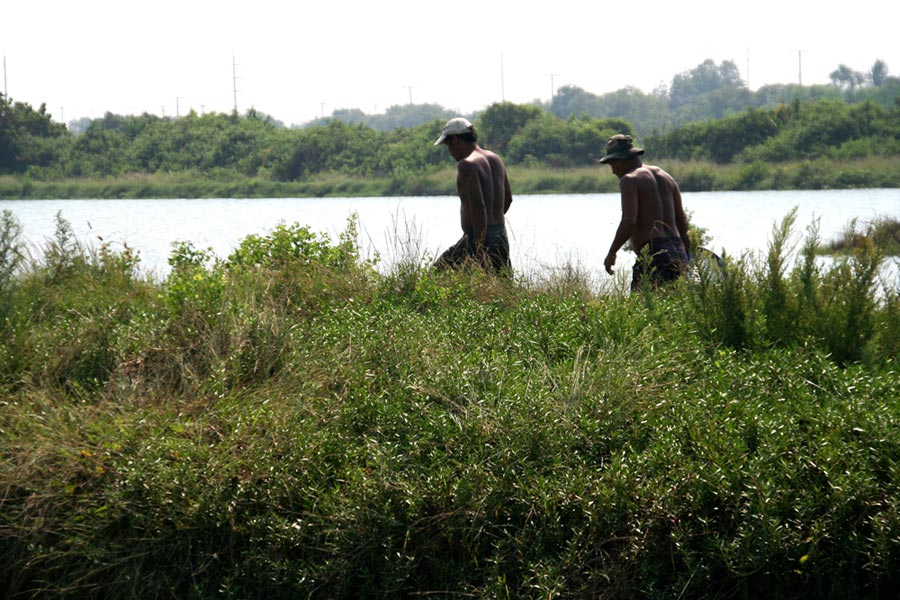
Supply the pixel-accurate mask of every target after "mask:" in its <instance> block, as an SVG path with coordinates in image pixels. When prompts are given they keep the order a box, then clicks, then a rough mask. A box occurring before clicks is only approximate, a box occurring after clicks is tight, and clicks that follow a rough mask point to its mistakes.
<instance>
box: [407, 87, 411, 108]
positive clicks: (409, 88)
mask: <svg viewBox="0 0 900 600" xmlns="http://www.w3.org/2000/svg"><path fill="white" fill-rule="evenodd" d="M406 89H408V90H409V104H410V106H412V86H411V85H408V86H406Z"/></svg>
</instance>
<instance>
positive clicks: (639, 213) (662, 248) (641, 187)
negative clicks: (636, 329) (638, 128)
mask: <svg viewBox="0 0 900 600" xmlns="http://www.w3.org/2000/svg"><path fill="white" fill-rule="evenodd" d="M642 154H644V149H643V148H638V147H636V146H635V145H634V141H633V139H632V137H631V136H630V135H625V134H621V133H620V134H616V135H614V136H612V137H611V138H609V140H608V141H607V142H606V148H605V152H604V155H603V156H602V157H601V158H600V160H599V162H600V163H602V164H608V165H609V166H610V167H611V168H612V171H613V173H615V175H616V176H617V177H618V178H619V190H620V191H621V194H622V219H621V221H620V222H619V226H618V228H617V229H616V234H615V236H614V237H613V241H612V244H610V247H609V253H608V254H607V255H606V259H605V260H604V261H603V266H604V267H605V268H606V272H607V273H609V274H610V275H612V274H613V265H615V264H616V253H617V252H618V251H619V249H620V248H621V247H622V246H623V245H625V242H627V241H630V242H631V248H632V249H633V250H634V251H635V253H636V254H637V259H636V260H635V264H634V269H633V270H632V277H631V289H633V290H634V289H638V288H640V287H641V286H642V285H643V284H645V283H648V284H650V285H651V286H653V287H655V286H658V285H660V284H661V283H664V282H667V281H672V280H674V279H677V278H679V277H681V276H682V275H683V274H684V273H685V270H686V268H687V260H688V259H687V253H688V251H689V250H690V238H689V237H688V223H687V215H686V214H685V212H684V207H683V205H682V201H681V190H680V189H679V188H678V183H677V182H676V181H675V179H674V178H673V177H672V176H671V175H669V174H668V173H666V172H665V171H664V170H662V169H661V168H659V167H657V166H654V165H645V164H643V162H642V161H641V155H642Z"/></svg>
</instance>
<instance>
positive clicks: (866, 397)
mask: <svg viewBox="0 0 900 600" xmlns="http://www.w3.org/2000/svg"><path fill="white" fill-rule="evenodd" d="M793 225H794V219H793V216H792V215H789V216H788V217H787V218H786V220H785V222H784V223H783V225H782V227H780V228H778V229H776V230H775V232H773V242H772V244H771V246H770V250H769V254H768V256H767V257H766V259H765V261H764V262H762V263H760V262H758V261H755V260H754V258H753V257H749V256H748V257H741V258H738V259H732V258H729V257H726V260H725V264H724V267H723V271H722V272H720V273H716V272H712V271H710V272H705V273H701V275H700V277H698V278H697V279H696V280H694V281H692V282H691V283H687V282H684V283H683V284H678V285H674V286H672V287H670V288H667V289H664V290H659V291H657V292H652V293H651V292H647V294H648V295H645V294H641V293H638V294H635V295H633V296H630V295H628V294H627V293H624V292H610V291H598V290H594V289H592V288H591V287H590V285H589V283H588V281H589V278H587V277H584V276H583V275H581V274H579V271H578V269H577V268H576V267H572V268H571V269H567V270H565V269H564V270H561V271H558V272H553V273H548V274H546V275H545V276H541V277H534V278H532V279H529V280H525V279H521V278H519V279H512V280H510V279H497V278H494V277H490V276H488V275H486V274H484V273H482V272H480V271H477V270H476V271H471V272H461V273H435V272H432V271H431V270H430V269H429V268H427V267H426V266H424V265H427V264H428V262H429V261H428V260H427V257H424V256H422V255H421V254H419V253H418V251H417V250H416V246H415V244H414V243H413V242H410V243H408V244H406V245H404V248H405V249H406V251H407V254H406V255H405V260H401V261H398V263H397V264H398V266H397V267H396V269H395V270H394V271H393V272H391V273H388V274H379V273H378V271H377V270H376V269H375V268H374V266H375V265H373V264H372V263H371V262H364V261H361V260H360V255H359V252H358V250H357V248H358V244H357V243H356V237H357V235H358V234H357V232H356V230H355V224H354V222H353V221H351V222H349V223H348V227H347V230H346V231H345V233H344V234H343V235H342V236H340V238H339V239H338V240H331V239H329V238H328V237H327V236H323V235H320V234H315V233H313V232H310V231H309V230H307V229H305V228H303V227H300V226H296V225H292V226H287V225H285V226H279V227H278V228H276V229H275V230H273V231H271V232H269V233H268V234H266V235H259V236H250V237H248V238H246V239H245V240H243V241H242V243H241V244H240V246H239V247H238V248H237V249H236V250H235V251H234V252H233V253H232V254H231V255H230V256H228V257H224V258H223V257H217V256H214V255H212V254H211V253H210V252H209V251H208V250H204V249H198V248H195V247H193V246H192V245H190V244H183V245H181V246H179V247H176V248H174V249H173V253H172V256H171V259H170V262H171V266H172V269H171V272H170V274H169V275H168V276H167V277H166V279H165V280H163V281H152V280H146V279H143V278H142V277H141V276H140V275H138V271H137V270H136V269H135V268H134V267H135V260H136V258H135V256H134V255H132V254H130V253H128V252H127V251H126V249H124V248H123V249H122V250H121V251H118V250H117V251H114V249H115V248H117V246H115V245H106V246H103V247H101V248H100V249H98V250H93V249H92V248H90V247H86V246H85V245H83V244H81V243H80V242H78V241H77V240H73V239H72V238H71V234H70V229H69V228H67V224H66V223H65V222H64V221H63V220H62V219H61V218H60V219H59V220H58V228H57V229H58V234H57V237H56V238H55V239H54V240H53V241H51V242H50V243H49V244H48V245H47V247H46V248H44V250H43V255H42V256H39V257H32V258H30V259H28V260H25V261H24V262H19V263H18V266H17V268H16V270H15V271H14V274H13V275H11V276H8V277H7V278H6V282H7V283H6V285H5V287H2V288H0V292H2V294H4V296H3V298H4V301H5V302H6V305H7V306H8V307H9V308H8V310H7V313H6V315H5V316H4V318H3V320H2V321H0V328H2V338H0V339H2V342H0V349H2V352H0V391H2V401H0V456H2V461H0V490H2V494H0V592H2V593H3V594H4V595H5V596H6V597H13V598H14V597H73V598H83V597H98V598H99V597H103V598H132V597H145V598H170V597H192V598H213V597H225V598H263V597H265V598H298V597H309V598H397V597H405V596H411V597H417V596H436V597H479V598H548V597H560V598H562V597H566V598H598V597H604V598H612V599H617V598H670V597H671V598H674V597H682V598H747V597H767V598H800V597H809V596H810V595H812V596H815V597H822V598H869V597H888V596H889V595H890V594H892V593H893V590H895V589H896V584H897V581H896V573H897V572H898V568H900V546H898V545H897V542H896V540H897V536H898V532H900V505H898V498H900V493H898V492H900V468H898V463H897V460H896V456H897V455H898V451H900V433H898V432H900V430H898V428H897V422H898V419H900V408H898V405H897V402H896V398H897V397H898V395H900V373H898V370H897V366H896V365H897V361H898V359H900V354H898V343H897V339H898V337H897V335H896V333H897V322H898V319H897V317H898V312H900V309H898V306H900V302H898V299H897V293H896V289H895V288H891V287H887V288H885V289H881V290H877V289H875V288H876V285H875V283H874V282H875V280H874V279H873V275H872V271H873V269H874V268H875V267H877V265H878V264H879V257H878V255H877V253H874V252H872V251H871V248H868V249H865V248H864V249H862V250H861V251H860V252H859V253H857V254H854V255H851V256H848V257H846V259H845V260H842V261H838V262H835V263H832V264H824V265H822V264H820V263H818V262H815V261H813V262H811V263H810V262H809V261H808V260H807V259H808V258H809V256H812V254H814V252H813V251H812V250H809V248H811V247H812V245H811V244H810V243H809V242H807V243H806V244H804V245H802V246H801V248H802V250H801V257H800V259H799V260H796V261H791V260H788V257H787V256H785V254H786V253H788V252H789V250H790V249H791V248H792V246H791V245H790V244H788V243H787V240H788V239H790V238H791V235H792V233H791V231H792V227H793ZM16 231H17V229H16V226H15V223H14V221H13V220H12V219H6V220H5V221H4V234H5V235H6V238H3V236H2V235H0V239H8V240H10V242H9V243H8V244H9V245H10V247H15V239H16ZM813 237H814V236H813ZM63 249H65V251H62V250H63ZM810 253H812V254H810ZM792 265H793V266H792ZM813 308H814V309H815V310H813ZM780 311H786V313H785V314H786V315H788V316H790V317H791V318H787V317H786V316H785V314H781V312H780ZM884 327H888V328H889V331H888V333H891V332H892V333H893V334H894V335H885V334H883V333H882V332H883V331H884ZM891 327H892V328H893V329H890V328H891Z"/></svg>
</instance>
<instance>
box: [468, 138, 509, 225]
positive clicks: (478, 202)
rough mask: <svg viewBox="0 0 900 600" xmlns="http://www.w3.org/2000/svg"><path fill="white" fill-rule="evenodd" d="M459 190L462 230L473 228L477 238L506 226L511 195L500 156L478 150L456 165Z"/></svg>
mask: <svg viewBox="0 0 900 600" xmlns="http://www.w3.org/2000/svg"><path fill="white" fill-rule="evenodd" d="M456 189H457V192H458V193H459V200H460V223H461V225H462V226H463V228H466V227H471V228H472V229H473V230H474V231H475V233H476V235H477V234H478V233H479V231H482V230H483V229H484V228H485V227H487V226H488V225H502V224H503V223H504V222H505V219H504V216H503V215H504V214H505V213H506V211H507V210H508V209H509V205H510V203H511V202H512V192H511V191H510V187H509V179H508V177H507V175H506V167H505V166H504V164H503V161H502V160H500V157H499V156H497V155H496V154H494V153H493V152H491V151H489V150H485V149H483V148H479V147H477V146H476V147H475V149H474V150H472V152H471V154H469V155H468V156H466V157H465V158H462V159H461V160H460V161H459V162H458V164H457V176H456Z"/></svg>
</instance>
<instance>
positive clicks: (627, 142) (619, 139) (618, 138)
mask: <svg viewBox="0 0 900 600" xmlns="http://www.w3.org/2000/svg"><path fill="white" fill-rule="evenodd" d="M643 153H644V149H643V148H638V147H636V146H635V145H634V140H633V139H631V136H630V135H625V134H624V133H618V134H616V135H614V136H612V137H611V138H609V140H607V142H606V154H605V155H603V156H601V157H600V160H599V161H597V162H601V163H604V164H606V163H608V162H609V161H611V160H613V159H616V158H631V157H632V156H638V155H641V154H643Z"/></svg>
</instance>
